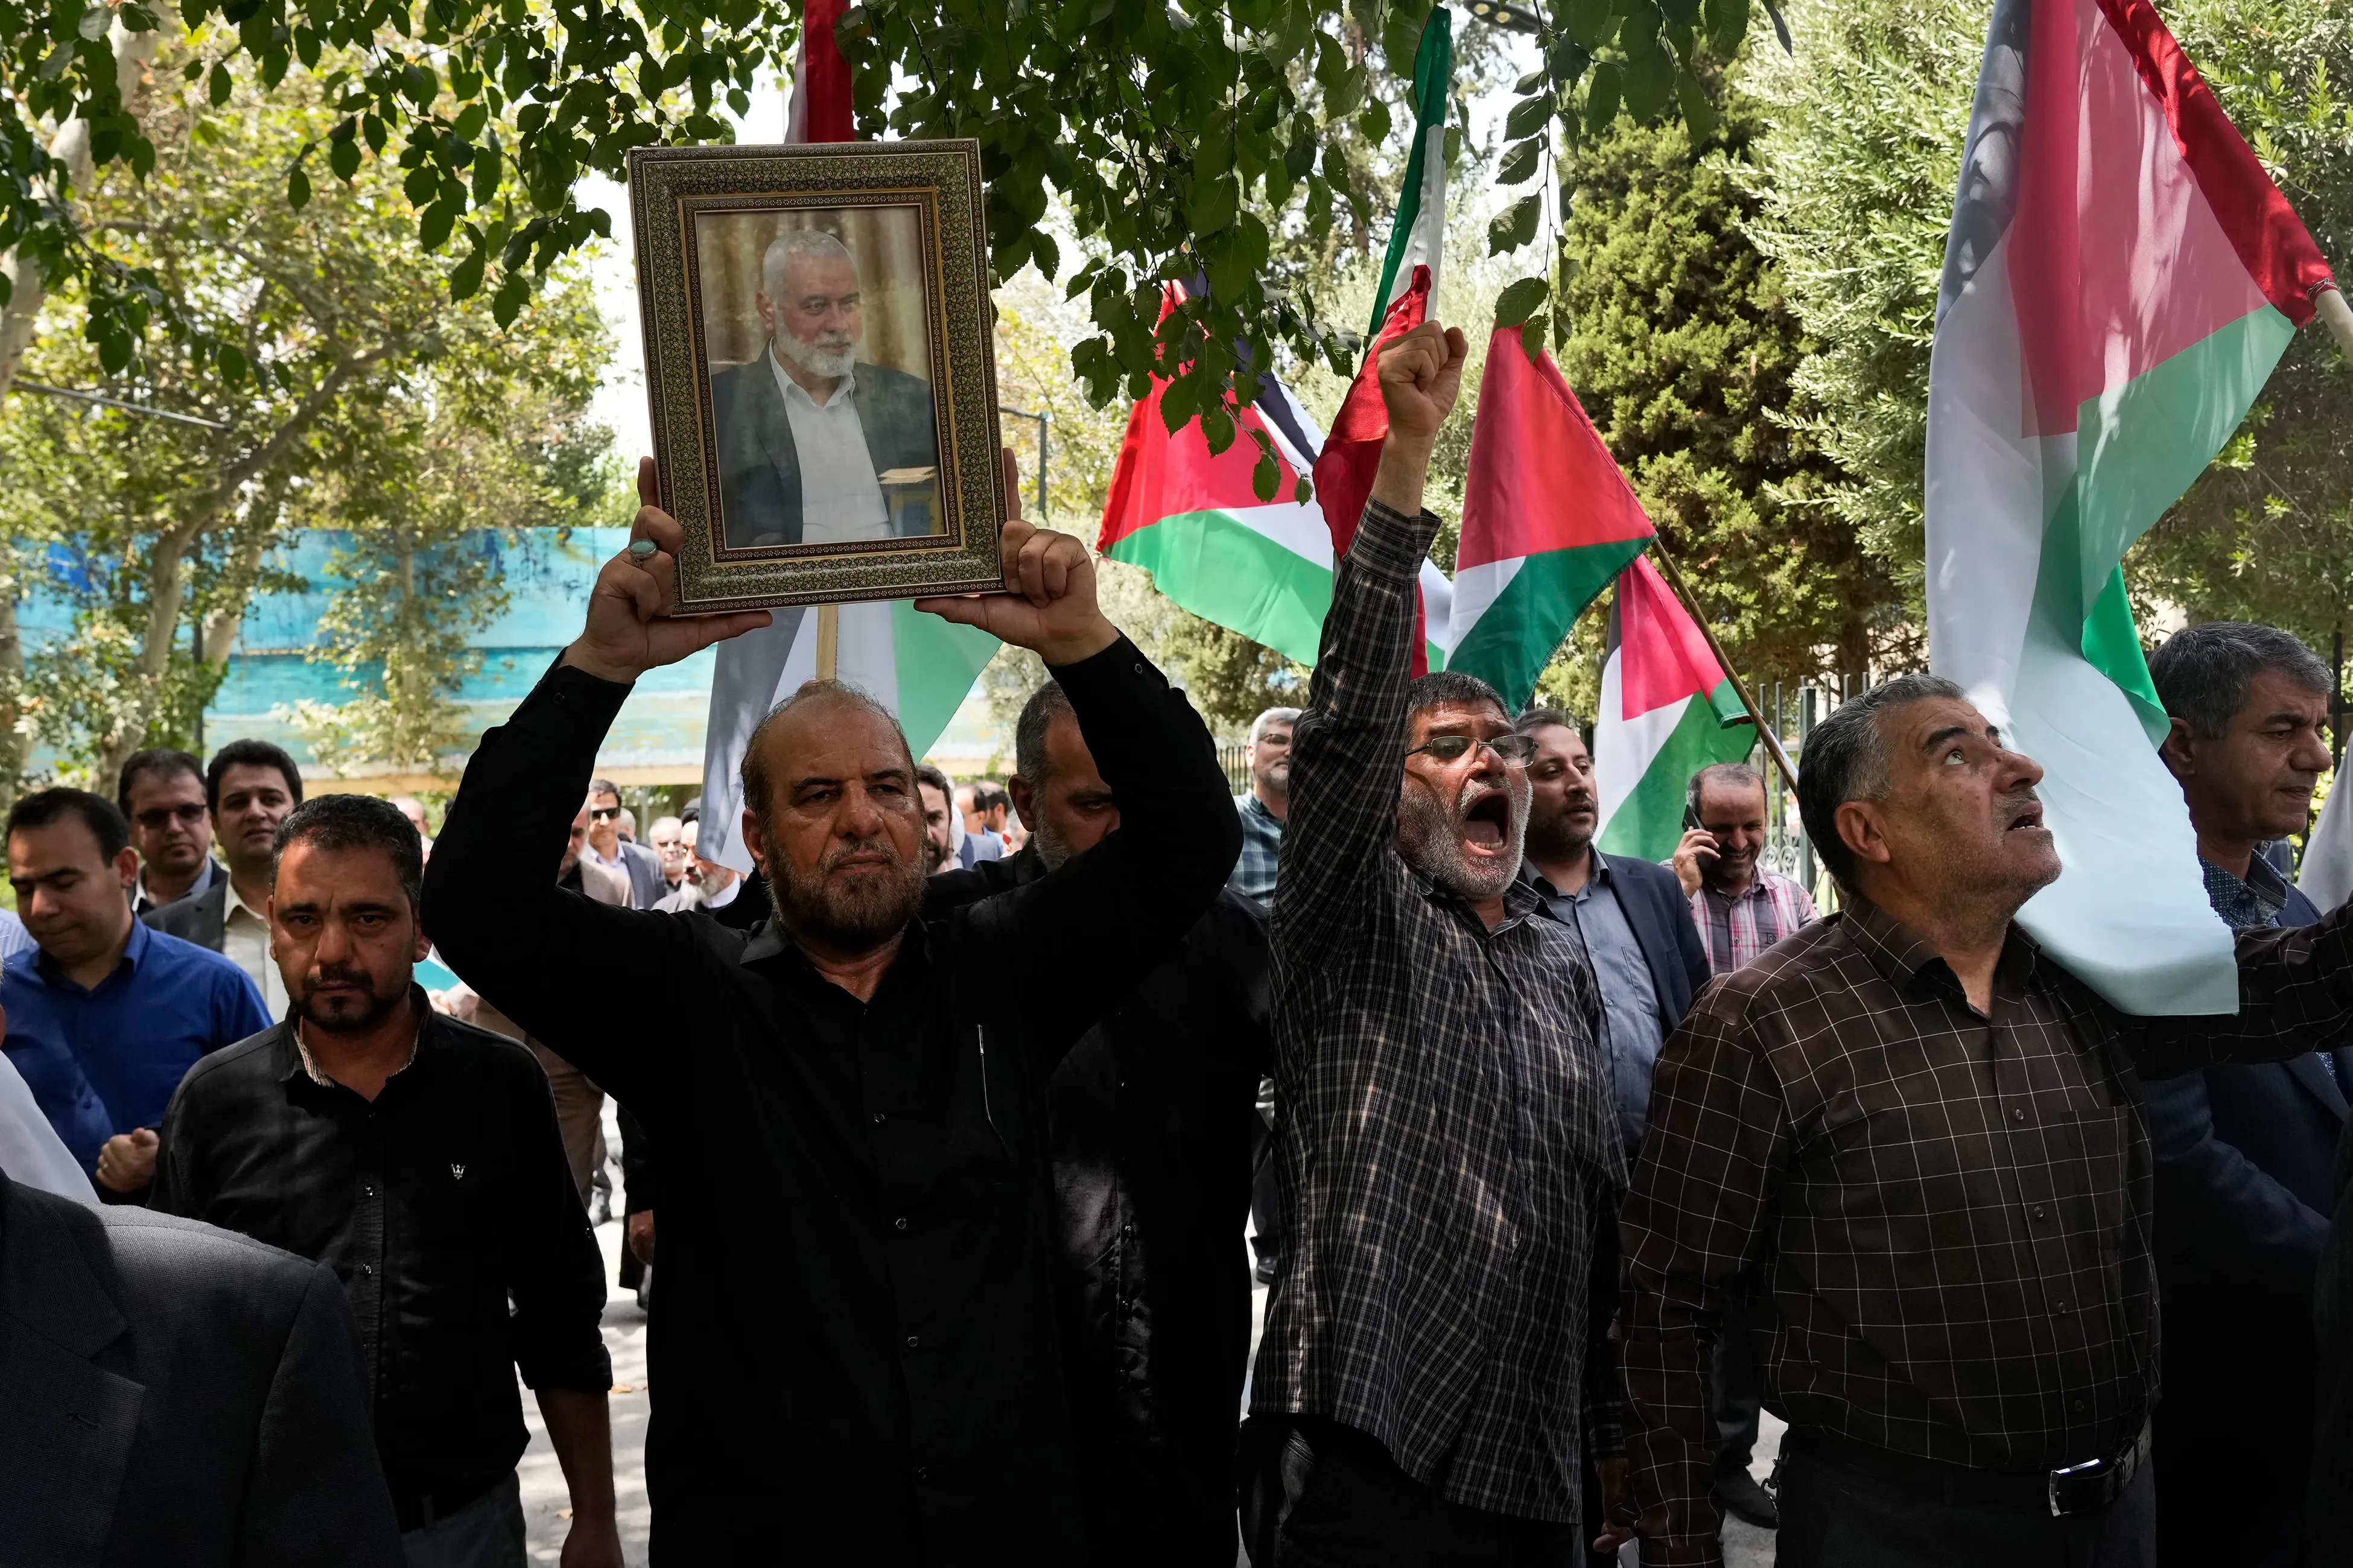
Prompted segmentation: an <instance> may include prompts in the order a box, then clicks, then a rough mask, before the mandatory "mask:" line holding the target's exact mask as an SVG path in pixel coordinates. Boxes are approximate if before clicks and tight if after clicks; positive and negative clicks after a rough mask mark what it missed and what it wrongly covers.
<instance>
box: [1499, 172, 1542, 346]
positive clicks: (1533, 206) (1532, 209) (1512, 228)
mask: <svg viewBox="0 0 2353 1568" xmlns="http://www.w3.org/2000/svg"><path fill="white" fill-rule="evenodd" d="M1542 221H1544V198H1543V197H1542V196H1540V195H1526V196H1522V197H1521V198H1520V199H1519V200H1518V201H1515V202H1514V203H1513V204H1512V205H1510V206H1508V207H1505V208H1504V210H1503V211H1502V212H1501V213H1499V214H1497V215H1496V216H1495V218H1494V221H1493V222H1492V223H1490V224H1488V226H1487V254H1488V255H1490V256H1501V255H1503V254H1504V253H1505V252H1506V251H1512V250H1517V249H1519V248H1520V247H1522V246H1524V245H1527V244H1530V243H1532V242H1533V241H1534V240H1535V237H1536V225H1537V224H1539V223H1541V222H1542ZM1506 324H1508V323H1506Z"/></svg>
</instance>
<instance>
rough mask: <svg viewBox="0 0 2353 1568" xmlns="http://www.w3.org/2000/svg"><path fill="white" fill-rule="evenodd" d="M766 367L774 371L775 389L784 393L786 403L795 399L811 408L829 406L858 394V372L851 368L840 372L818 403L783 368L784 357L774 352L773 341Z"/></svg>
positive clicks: (769, 346) (843, 401) (806, 389)
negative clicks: (828, 392) (839, 375)
mask: <svg viewBox="0 0 2353 1568" xmlns="http://www.w3.org/2000/svg"><path fill="white" fill-rule="evenodd" d="M768 368H769V369H770V370H772V371H774V372H776V390H777V392H779V393H781V394H782V395H784V399H785V401H786V403H793V402H800V403H804V404H807V405H808V406H809V407H811V408H831V407H834V406H835V405H839V404H842V403H847V402H848V401H849V399H850V398H852V397H855V396H856V395H858V372H857V370H856V369H855V368H852V369H849V370H846V371H843V372H842V373H841V377H840V379H839V380H838V381H836V382H835V383H834V384H833V392H832V394H831V395H829V396H828V397H827V398H826V400H825V401H824V402H823V403H819V402H818V400H817V399H816V398H814V397H811V396H810V395H809V392H808V388H807V387H806V386H803V385H802V384H800V383H799V382H797V381H795V380H794V379H793V378H792V373H791V372H789V371H787V370H786V369H785V362H784V358H783V356H781V355H780V354H778V353H776V344H775V343H774V342H771V343H769V345H768Z"/></svg>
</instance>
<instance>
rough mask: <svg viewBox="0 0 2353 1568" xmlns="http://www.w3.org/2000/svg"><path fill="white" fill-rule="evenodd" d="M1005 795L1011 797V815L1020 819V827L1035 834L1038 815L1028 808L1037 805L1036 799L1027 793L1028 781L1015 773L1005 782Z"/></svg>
mask: <svg viewBox="0 0 2353 1568" xmlns="http://www.w3.org/2000/svg"><path fill="white" fill-rule="evenodd" d="M1005 793H1006V794H1007V795H1010V796H1012V797H1013V815H1014V816H1018V817H1019V818H1020V819H1021V826H1023V827H1025V828H1027V829H1028V830H1029V831H1030V832H1032V833H1035V832H1037V831H1038V814H1037V813H1036V812H1034V811H1032V810H1031V809H1030V807H1031V806H1032V805H1035V804H1036V803H1037V798H1038V797H1037V796H1036V795H1032V794H1031V793H1030V792H1029V780H1028V779H1025V778H1023V777H1022V776H1021V775H1020V774H1019V773H1015V774H1014V775H1013V776H1012V777H1011V778H1009V779H1007V780H1006V781H1005Z"/></svg>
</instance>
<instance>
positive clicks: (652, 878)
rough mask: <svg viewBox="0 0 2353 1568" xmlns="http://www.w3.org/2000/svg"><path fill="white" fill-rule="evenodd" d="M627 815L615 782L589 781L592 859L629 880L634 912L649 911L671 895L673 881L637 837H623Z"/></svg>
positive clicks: (590, 856) (589, 831) (631, 904)
mask: <svg viewBox="0 0 2353 1568" xmlns="http://www.w3.org/2000/svg"><path fill="white" fill-rule="evenodd" d="M628 815H629V814H628V812H627V811H625V810H624V809H622V806H621V792H620V790H619V788H618V787H617V786H616V785H615V784H614V783H613V781H612V780H610V779H591V780H589V781H588V855H589V858H592V859H594V860H595V861H596V863H597V864H598V865H600V866H604V867H607V868H610V869H612V870H616V871H618V872H620V873H621V874H622V875H623V876H625V877H627V878H628V879H629V907H630V908H631V909H634V910H649V909H652V908H653V907H654V906H655V905H656V904H658V903H659V902H661V901H662V900H664V899H665V898H668V897H669V896H670V879H669V878H667V877H665V876H663V875H662V862H661V857H660V856H659V855H657V854H655V853H654V852H653V851H652V850H650V849H649V848H647V847H645V846H644V845H642V844H639V843H638V842H636V840H635V839H634V837H632V838H624V837H621V829H622V826H623V825H624V823H625V822H626V821H627V820H628Z"/></svg>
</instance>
